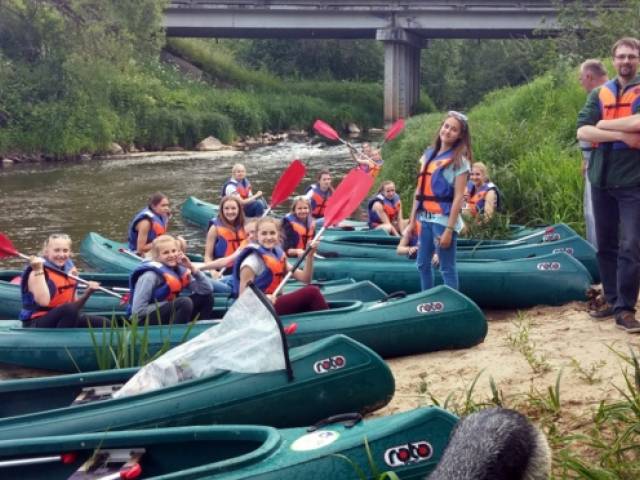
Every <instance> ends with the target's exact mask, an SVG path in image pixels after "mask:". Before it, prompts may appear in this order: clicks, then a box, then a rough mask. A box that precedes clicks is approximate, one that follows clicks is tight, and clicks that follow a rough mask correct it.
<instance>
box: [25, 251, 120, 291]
mask: <svg viewBox="0 0 640 480" xmlns="http://www.w3.org/2000/svg"><path fill="white" fill-rule="evenodd" d="M16 255H18V256H19V257H20V258H24V259H25V260H30V259H31V257H29V256H28V255H25V254H24V253H20V252H16ZM47 268H50V269H51V270H53V271H55V272H58V273H60V274H62V275H65V276H67V277H69V278H71V279H73V280H75V281H76V282H78V283H81V284H83V285H87V286H88V285H89V282H88V281H86V280H84V279H82V278H80V277H76V276H75V275H71V274H70V273H67V272H65V271H63V270H60V269H58V268H52V267H47ZM97 290H100V291H101V292H104V293H106V294H108V295H111V296H113V297H116V298H122V295H120V294H118V293H116V292H113V291H111V290H109V289H108V288H104V287H97Z"/></svg>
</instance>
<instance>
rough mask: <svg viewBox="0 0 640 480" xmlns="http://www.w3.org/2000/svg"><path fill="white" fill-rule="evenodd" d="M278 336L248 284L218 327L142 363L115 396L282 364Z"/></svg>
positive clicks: (272, 320)
mask: <svg viewBox="0 0 640 480" xmlns="http://www.w3.org/2000/svg"><path fill="white" fill-rule="evenodd" d="M285 366H286V364H285V355H284V351H283V344H282V337H281V336H280V330H279V328H278V324H277V321H276V319H275V318H274V316H273V314H272V313H271V312H270V311H269V309H268V308H267V307H266V306H265V305H264V303H262V301H261V300H260V298H258V296H257V295H256V293H255V292H254V291H253V290H252V289H251V288H247V289H246V290H245V291H244V293H243V294H242V295H241V296H240V298H238V300H236V301H235V302H234V304H233V305H232V306H231V308H230V309H229V310H228V312H227V314H226V315H225V316H224V318H223V319H222V322H221V323H220V324H219V325H218V326H214V327H212V328H210V329H208V330H206V331H205V332H203V333H201V334H200V335H198V336H197V337H195V338H193V339H191V340H189V341H188V342H186V343H183V344H182V345H178V346H177V347H175V348H173V349H171V350H169V351H168V352H167V353H165V354H164V355H162V356H161V357H159V358H157V359H156V360H154V361H153V362H151V363H149V364H147V365H145V366H144V367H142V368H141V369H140V370H139V371H138V372H137V373H136V374H135V375H134V376H133V377H132V378H131V379H130V380H129V381H128V382H127V383H126V384H125V385H124V386H123V387H122V388H121V389H120V390H119V391H118V392H116V393H115V394H114V398H120V397H125V396H129V395H136V394H139V393H144V392H149V391H152V390H156V389H159V388H163V387H168V386H170V385H175V384H177V383H179V382H183V381H186V380H191V379H194V378H201V377H206V376H209V375H213V374H215V373H217V372H219V371H221V370H231V371H234V372H241V373H260V372H270V371H274V370H284V369H285Z"/></svg>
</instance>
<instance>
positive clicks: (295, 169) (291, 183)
mask: <svg viewBox="0 0 640 480" xmlns="http://www.w3.org/2000/svg"><path fill="white" fill-rule="evenodd" d="M306 170H307V169H306V167H305V166H304V163H302V162H301V161H300V160H294V161H293V162H291V164H290V165H289V166H288V167H287V169H286V170H285V171H284V172H282V175H281V176H280V179H279V180H278V183H276V186H275V187H274V189H273V193H272V194H271V205H270V206H271V208H273V207H275V206H276V205H278V204H280V203H282V202H283V201H284V200H286V199H287V198H289V195H291V194H292V193H293V191H294V190H295V189H296V187H297V186H298V185H299V184H300V182H301V181H302V179H303V178H304V174H305V173H306Z"/></svg>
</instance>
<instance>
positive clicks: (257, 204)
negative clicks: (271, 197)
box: [244, 198, 267, 217]
mask: <svg viewBox="0 0 640 480" xmlns="http://www.w3.org/2000/svg"><path fill="white" fill-rule="evenodd" d="M266 209H267V203H266V202H265V201H264V199H263V198H259V199H257V200H256V201H254V202H251V203H247V204H246V205H245V206H244V214H245V216H247V217H261V216H262V214H263V213H264V211H265V210H266Z"/></svg>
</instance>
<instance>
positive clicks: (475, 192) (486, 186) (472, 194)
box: [467, 182, 502, 217]
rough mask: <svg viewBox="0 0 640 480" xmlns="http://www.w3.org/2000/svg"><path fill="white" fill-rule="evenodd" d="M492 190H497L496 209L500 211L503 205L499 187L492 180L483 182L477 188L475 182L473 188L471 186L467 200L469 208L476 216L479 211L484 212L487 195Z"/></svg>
mask: <svg viewBox="0 0 640 480" xmlns="http://www.w3.org/2000/svg"><path fill="white" fill-rule="evenodd" d="M491 190H493V191H494V192H496V210H497V211H500V208H501V206H502V205H501V195H500V190H498V187H496V186H495V185H494V184H493V183H492V182H487V183H483V184H482V185H481V186H480V187H479V188H476V186H475V184H473V185H472V186H471V188H469V200H467V208H469V210H470V212H471V215H472V216H474V217H475V216H476V215H477V214H479V213H484V205H485V203H486V199H485V197H486V196H487V193H489V191H491Z"/></svg>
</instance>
